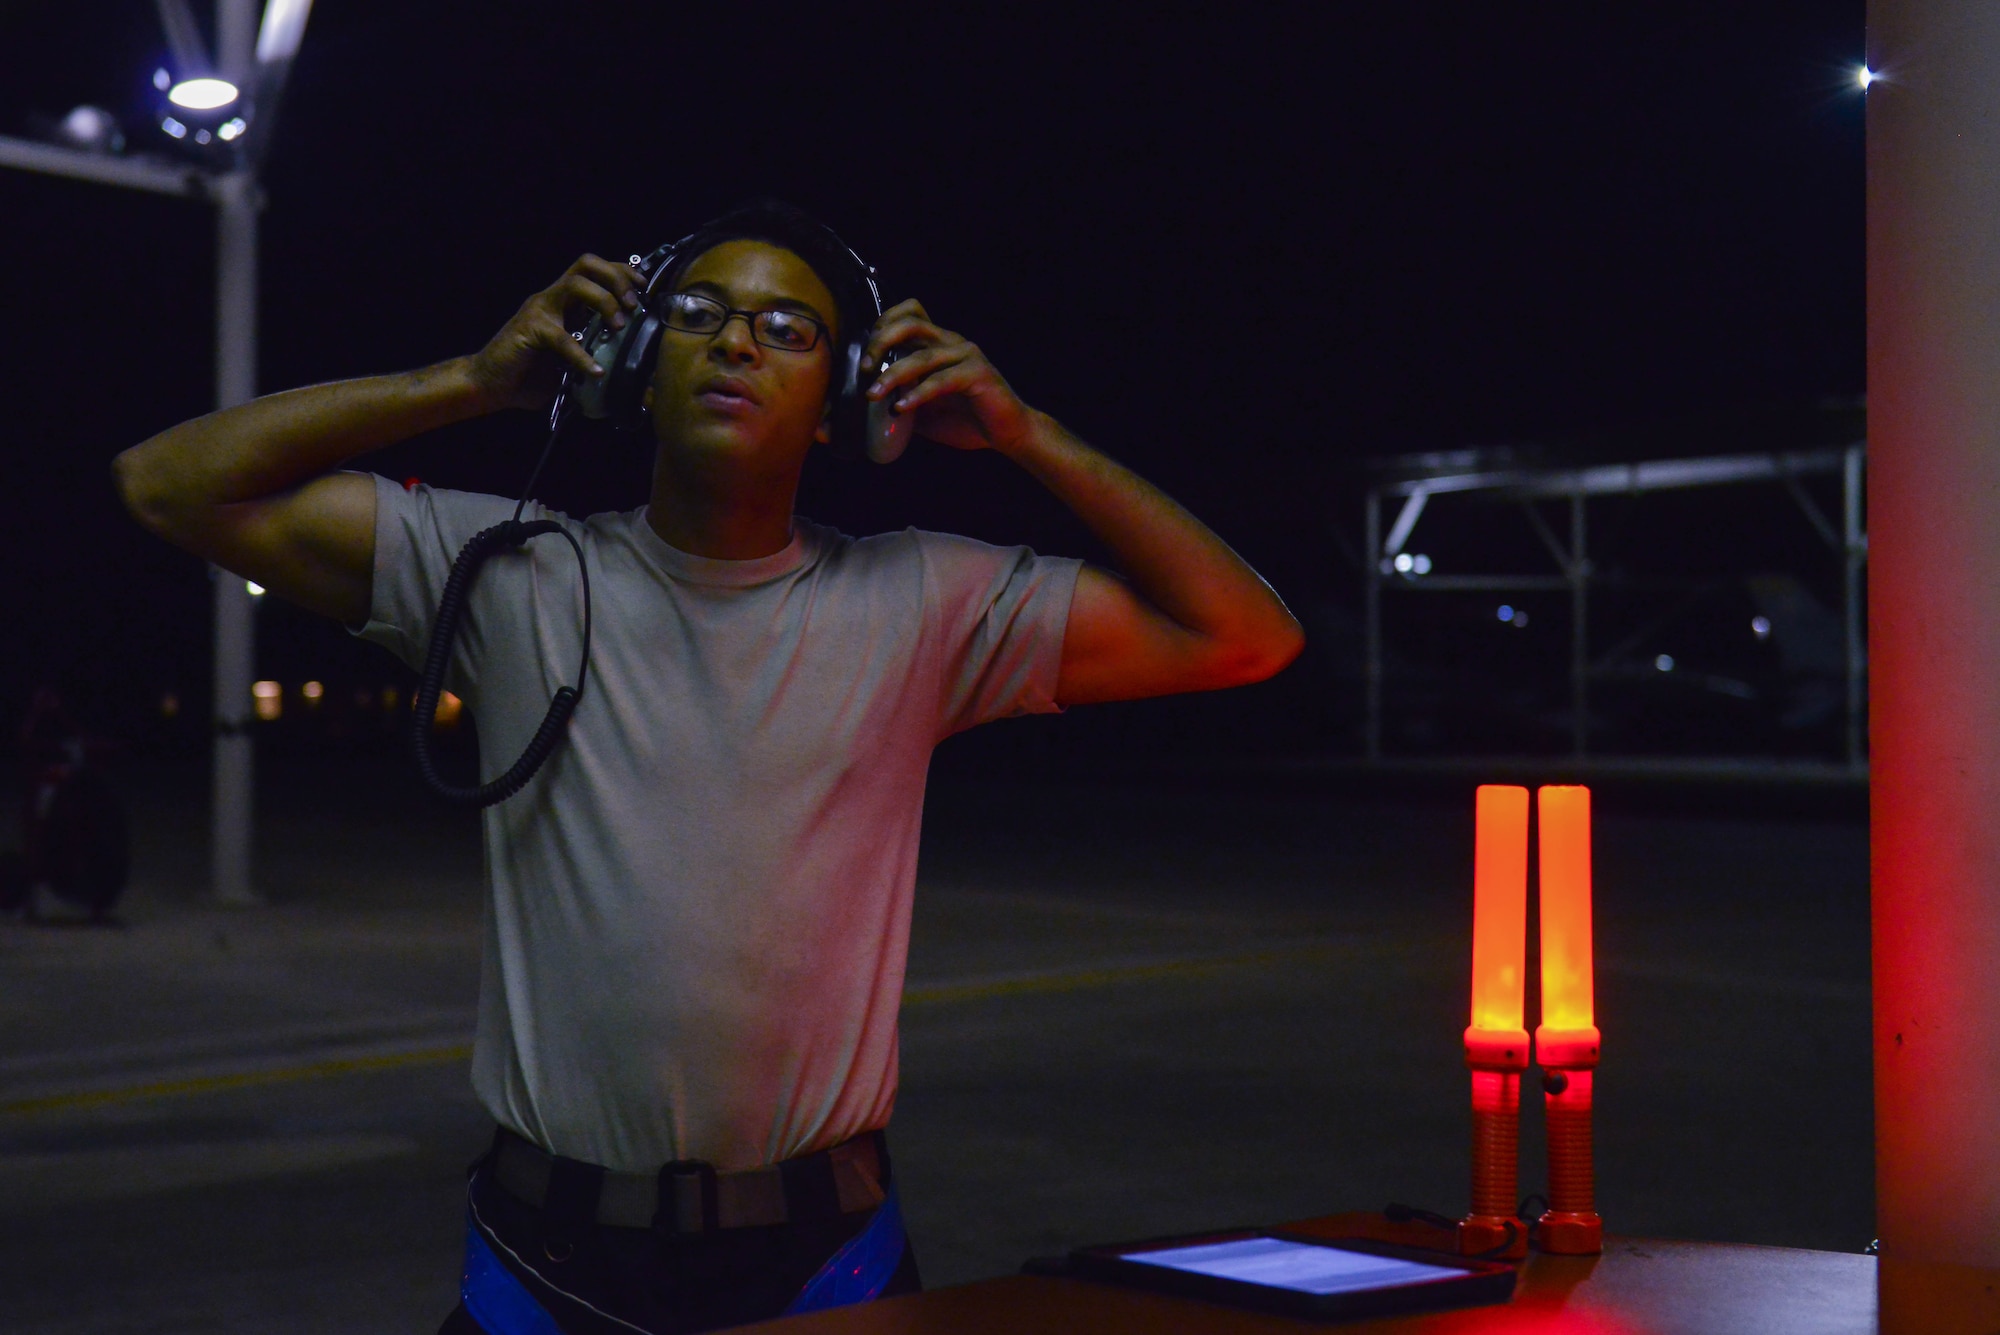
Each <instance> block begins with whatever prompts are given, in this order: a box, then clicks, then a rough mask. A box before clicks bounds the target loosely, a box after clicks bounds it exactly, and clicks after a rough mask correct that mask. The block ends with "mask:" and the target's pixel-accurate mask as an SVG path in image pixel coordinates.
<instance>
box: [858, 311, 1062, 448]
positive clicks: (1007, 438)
mask: <svg viewBox="0 0 2000 1335" xmlns="http://www.w3.org/2000/svg"><path fill="white" fill-rule="evenodd" d="M891 352H897V353H900V354H901V358H900V360H898V361H897V362H896V364H895V365H894V366H891V367H890V368H889V369H888V370H886V371H884V372H883V373H882V375H881V376H880V378H879V379H877V380H876V382H875V383H874V385H872V386H871V387H870V388H869V390H868V397H869V398H870V399H887V400H888V401H889V404H890V406H891V407H892V408H893V409H894V411H896V412H898V413H900V414H902V415H904V416H906V417H911V418H913V419H914V420H913V422H912V426H913V427H914V428H915V430H916V433H917V434H918V435H920V436H928V437H930V439H932V440H935V441H939V442H941V443H942V444H945V445H949V446H951V447H952V448H953V449H958V450H995V449H997V450H1002V451H1004V450H1006V449H1008V448H1009V447H1010V446H1013V445H1015V444H1017V443H1019V442H1020V441H1021V440H1022V439H1023V438H1024V437H1025V436H1026V435H1027V434H1028V430H1029V427H1030V423H1031V417H1030V409H1029V408H1028V405H1027V404H1025V403H1022V402H1021V398H1020V396H1019V395H1018V394H1016V393H1015V392H1014V388H1013V386H1011V385H1009V384H1008V383H1007V381H1006V379H1005V378H1004V377H1002V376H1001V374H1000V372H999V371H997V370H995V369H994V366H993V363H992V362H989V361H987V360H986V354H985V353H983V352H981V351H980V350H979V347H978V345H977V344H975V343H973V342H972V341H971V340H970V339H967V338H966V337H964V336H963V335H961V334H955V333H953V332H952V331H951V330H949V329H943V328H940V327H939V326H937V325H935V324H933V323H932V322H931V318H930V315H929V314H928V313H927V312H926V311H925V310H924V308H923V304H922V303H921V302H918V301H915V300H911V301H904V302H898V303H897V304H896V305H894V306H891V307H890V308H889V309H888V310H886V311H884V312H882V318H881V319H880V320H878V321H876V322H875V329H874V332H873V333H872V334H871V335H870V337H869V339H868V349H867V360H868V362H869V363H870V364H877V363H879V362H880V361H881V360H882V358H883V357H885V356H887V355H888V354H889V353H891Z"/></svg>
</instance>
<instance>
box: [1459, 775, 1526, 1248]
mask: <svg viewBox="0 0 2000 1335" xmlns="http://www.w3.org/2000/svg"><path fill="white" fill-rule="evenodd" d="M1477 813H1478V814H1477V826H1476V833H1475V851H1474V854H1473V875H1472V1024H1471V1025H1470V1026H1469V1027H1468V1028H1467V1029H1466V1031H1465V1064H1466V1065H1467V1066H1468V1067H1470V1068H1471V1069H1472V1213H1471V1214H1469V1215H1467V1216H1466V1217H1465V1218H1464V1219H1462V1220H1460V1221H1459V1224H1458V1249H1459V1251H1460V1252H1462V1253H1465V1254H1466V1255H1477V1256H1504V1257H1510V1258H1512V1257H1520V1256H1525V1255H1527V1251H1528V1239H1527V1233H1526V1231H1525V1230H1524V1229H1523V1228H1522V1227H1521V1225H1520V1223H1519V1221H1517V1220H1516V1219H1515V1217H1514V1209H1515V1202H1516V1200H1517V1192H1518V1191H1519V1186H1520V1181H1519V1179H1520V1146H1521V1073H1522V1072H1523V1071H1525V1070H1527V1069H1528V1031H1527V1029H1526V1027H1525V1020H1524V1017H1523V1006H1524V1004H1525V998H1524V993H1525V987H1526V982H1527V978H1526V975H1527V953H1528V790H1527V789H1526V788H1516V787H1511V786H1507V785H1503V784H1482V785H1480V788H1479V794H1478V802H1477Z"/></svg>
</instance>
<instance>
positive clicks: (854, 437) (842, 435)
mask: <svg viewBox="0 0 2000 1335" xmlns="http://www.w3.org/2000/svg"><path fill="white" fill-rule="evenodd" d="M863 351H864V349H863V347H862V345H861V343H860V342H859V341H858V340H853V339H850V340H848V341H847V342H846V343H844V344H842V345H841V350H840V360H839V361H838V362H836V363H835V364H834V375H835V381H834V386H833V452H834V454H836V455H837V456H839V457H840V458H842V459H859V458H860V457H861V456H862V453H863V451H864V450H865V449H866V448H867V440H868V399H867V390H868V385H869V381H870V377H869V376H867V375H865V374H864V372H865V371H866V370H867V369H868V368H867V367H866V366H865V365H864V364H863V362H862V355H861V354H862V352H863Z"/></svg>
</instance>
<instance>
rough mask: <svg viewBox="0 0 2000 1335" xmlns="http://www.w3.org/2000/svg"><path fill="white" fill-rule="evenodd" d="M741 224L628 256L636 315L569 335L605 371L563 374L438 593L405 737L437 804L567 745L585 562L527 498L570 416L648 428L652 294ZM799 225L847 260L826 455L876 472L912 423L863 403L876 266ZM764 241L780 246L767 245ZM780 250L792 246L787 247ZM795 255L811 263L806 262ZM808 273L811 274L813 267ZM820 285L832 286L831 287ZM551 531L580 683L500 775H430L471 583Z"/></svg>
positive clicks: (869, 375) (509, 788)
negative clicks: (525, 470)
mask: <svg viewBox="0 0 2000 1335" xmlns="http://www.w3.org/2000/svg"><path fill="white" fill-rule="evenodd" d="M753 210H754V206H753ZM738 216H739V215H734V214H732V215H725V216H724V217H723V218H720V219H718V220H716V221H715V222H713V223H710V224H708V225H707V226H705V227H703V228H701V229H700V230H698V231H695V232H691V233H689V234H688V235H687V236H684V237H682V238H681V239H680V240H678V241H674V242H670V243H668V244H667V245H664V246H661V247H659V248H658V249H657V250H655V251H653V253H652V254H650V255H646V256H643V257H641V256H638V255H634V256H633V257H632V260H631V263H632V267H633V268H635V269H637V270H638V271H639V272H640V274H641V276H643V277H644V278H645V280H646V286H645V289H644V292H643V295H642V296H641V298H640V302H639V310H638V314H637V318H634V319H630V320H627V321H626V323H625V327H624V328H623V329H613V328H612V327H611V326H610V325H609V324H607V323H606V322H605V320H604V317H603V316H601V315H600V316H595V317H593V318H592V319H591V321H590V323H589V324H587V325H586V326H584V328H583V329H582V330H581V331H580V332H578V333H576V334H573V335H571V337H573V338H575V339H576V340H577V341H578V342H580V343H582V344H583V346H584V348H585V350H586V351H588V352H589V353H590V356H591V359H592V360H593V361H595V362H596V363H597V364H598V365H600V366H602V367H603V368H604V374H603V375H601V376H597V377H594V378H586V377H582V376H578V375H577V374H575V373H574V372H571V373H570V374H568V375H565V376H564V377H563V383H562V388H561V389H560V390H559V391H557V393H556V399H555V403H554V404H553V405H552V406H551V407H550V409H549V436H548V440H547V442H546V443H545V444H544V445H543V446H542V453H541V457H540V458H539V459H537V460H536V461H535V468H534V471H533V472H532V473H530V474H529V475H528V484H527V486H525V487H523V488H522V490H521V499H520V501H519V502H518V503H517V504H516V505H515V506H514V516H513V518H511V519H508V520H504V521H502V522H501V523H498V524H495V525H493V526H492V527H491V528H487V529H482V530H481V531H480V532H478V533H475V534H474V535H473V536H472V539H471V540H470V541H469V542H467V543H466V544H465V547H464V549H463V550H461V551H460V552H459V554H458V559H457V560H456V561H454V562H453V563H452V568H451V575H450V577H449V578H448V579H447V580H446V581H445V586H444V594H443V596H442V597H441V598H440V599H439V600H438V614H437V619H436V621H435V622H434V623H433V625H432V627H431V639H430V647H429V649H428V651H427V652H426V654H425V656H424V667H423V672H422V674H421V676H420V677H419V679H418V684H417V699H416V707H415V711H414V718H413V720H412V730H411V731H412V735H411V743H412V749H413V751H414V752H415V755H416V762H417V771H418V773H420V774H421V775H422V776H423V778H424V782H425V783H426V784H428V785H429V786H430V788H431V790H432V791H433V792H436V793H437V794H438V795H439V796H441V797H444V798H447V799H449V800H451V801H454V802H467V803H471V804H472V805H474V806H481V807H486V806H491V805H493V804H494V803H495V802H502V801H505V800H506V799H507V798H509V797H512V796H513V795H514V794H515V793H517V792H519V791H520V790H521V789H522V788H523V787H524V786H525V785H526V784H527V782H528V780H529V779H531V778H533V777H534V774H535V771H536V770H538V769H540V768H541V766H542V762H543V761H545V760H547V759H548V758H549V756H550V754H551V753H553V752H554V751H555V748H556V745H557V743H559V742H560V741H561V740H562V739H563V736H564V734H565V732H566V731H567V729H568V727H569V721H570V717H571V715H573V714H574V713H575V712H576V706H577V704H578V702H579V701H581V700H582V698H583V688H584V683H585V680H586V678H587V677H588V675H589V672H590V570H589V568H588V567H587V566H586V565H585V564H584V560H583V548H582V546H581V545H579V544H578V542H577V540H576V537H575V535H574V534H572V533H571V532H570V531H569V529H568V528H566V527H564V525H563V524H562V523H560V522H559V521H557V520H554V519H538V520H534V521H532V522H528V523H523V522H522V520H521V513H522V511H523V510H524V509H525V508H526V507H527V504H528V497H529V496H530V495H532V494H533V493H534V489H535V483H536V482H537V481H538V480H539V479H540V478H541V475H542V468H543V466H544V465H546V464H547V463H548V461H549V454H550V452H551V451H552V450H553V449H554V448H555V443H556V441H557V439H558V438H559V437H560V436H561V435H562V433H563V428H564V427H566V426H567V425H568V424H569V423H570V421H571V420H572V419H573V418H574V416H575V415H576V414H577V413H578V412H581V413H582V414H583V415H584V416H585V417H590V418H597V419H604V420H609V421H611V422H612V423H614V424H615V425H617V426H620V427H624V428H627V429H639V428H642V427H643V426H644V425H645V421H646V412H645V408H644V407H643V404H644V399H645V392H646V386H647V384H648V383H649V382H650V381H651V380H652V376H653V365H654V362H655V360H656V359H657V357H658V355H659V346H660V337H661V334H662V332H663V331H664V330H665V328H666V326H665V325H664V324H663V323H662V322H661V319H660V317H659V315H658V314H657V312H656V310H655V309H654V308H655V303H654V301H653V299H652V298H653V296H654V294H655V293H656V292H657V293H659V294H660V295H661V296H663V297H664V296H666V295H668V294H669V293H671V292H672V291H673V284H674V281H675V280H676V279H678V278H679V277H680V274H681V272H682V271H683V270H685V269H686V268H687V266H688V264H689V263H691V262H692V261H693V260H694V259H695V258H696V257H698V256H700V255H701V254H703V253H705V252H706V251H708V250H710V249H712V248H713V247H715V246H717V245H720V244H721V243H722V242H724V241H732V240H743V239H747V240H761V239H764V236H763V234H762V230H761V229H759V228H757V227H756V226H754V225H752V226H748V227H744V228H741V229H739V228H735V227H733V226H732V225H731V224H732V223H733V222H734V221H735V220H736V218H737V217H738ZM800 223H803V224H804V225H805V226H807V227H809V228H817V229H818V231H819V232H820V233H822V234H823V235H822V236H821V237H820V238H819V240H820V241H821V244H820V245H819V246H818V247H816V249H817V250H819V251H821V252H823V253H824V254H826V255H828V256H841V257H845V260H846V261H850V262H851V264H852V268H851V270H850V271H849V272H848V273H847V274H846V275H833V274H823V275H822V277H825V278H835V279H836V280H840V279H844V280H845V281H839V282H838V287H837V290H836V293H835V295H836V298H844V300H842V301H841V302H840V311H839V314H840V315H841V317H843V318H842V319H841V324H842V325H843V326H844V327H843V328H842V330H841V338H840V342H839V344H838V345H837V346H836V347H835V348H834V362H833V383H832V385H831V386H830V388H829V397H830V399H831V422H830V426H831V428H832V432H831V435H832V445H833V449H834V452H835V453H836V454H838V455H840V456H842V457H843V458H850V459H852V458H860V457H863V456H865V457H867V458H869V459H871V460H873V461H874V462H876V463H881V464H886V463H890V462H892V461H893V460H895V459H896V458H897V457H898V456H899V455H901V454H902V453H903V451H904V449H905V448H906V447H907V446H908V445H909V441H910V419H909V418H907V417H904V416H901V415H899V414H897V413H894V412H891V411H890V410H889V407H888V405H887V404H886V403H876V402H870V401H869V399H868V397H867V390H868V386H869V385H870V384H872V383H873V382H874V380H875V377H876V376H877V375H878V374H880V373H881V371H882V370H883V369H885V368H886V366H887V363H886V362H880V363H873V364H871V363H870V361H869V359H868V358H867V356H866V355H865V353H866V347H867V342H868V336H869V333H870V332H871V331H872V330H873V328H874V325H875V322H876V320H877V319H879V318H880V317H881V314H882V292H881V289H880V288H878V287H877V286H876V284H875V269H874V266H872V265H870V264H867V263H865V262H864V261H863V260H862V258H861V257H860V256H859V255H857V254H855V253H854V251H853V249H852V248H851V247H849V246H848V245H847V243H846V242H844V241H842V240H841V239H840V238H839V237H838V236H836V235H834V233H833V230H832V229H831V228H828V227H826V226H824V225H823V224H819V223H814V222H811V221H810V220H808V219H804V218H802V217H800V218H798V219H797V220H796V221H795V223H794V225H795V226H796V225H798V224H800ZM772 244H775V245H781V246H783V245H786V243H785V242H784V241H782V240H778V239H775V238H774V239H773V240H772ZM786 248H787V249H790V247H789V246H787V247H786ZM801 258H804V259H806V260H807V262H808V263H811V262H812V260H811V257H807V256H801ZM814 267H815V268H816V269H817V267H818V266H816V265H815V266H814ZM828 285H829V286H835V284H833V283H829V284H828ZM547 533H557V534H560V535H562V537H563V539H564V541H566V542H568V543H569V545H570V548H571V550H572V551H574V552H575V553H576V565H577V570H578V573H579V574H580V575H581V576H582V579H583V655H582V661H581V662H579V663H578V665H577V671H576V685H575V686H573V687H571V686H562V687H558V688H557V690H556V693H555V697H554V698H553V699H551V700H550V701H549V708H548V712H547V713H546V714H545V715H543V717H542V722H541V725H540V726H539V727H538V728H536V729H535V735H534V737H533V738H532V739H530V741H529V742H528V745H527V747H526V749H524V750H523V751H522V752H521V755H520V757H519V758H518V759H517V760H515V762H514V763H513V764H512V765H510V766H508V767H507V769H506V771H505V772H504V773H502V774H501V775H500V776H499V777H498V778H495V779H491V780H489V781H487V782H486V783H483V784H478V785H475V786H467V785H461V784H454V783H452V782H450V781H449V780H447V779H446V778H444V776H443V775H441V774H440V773H439V772H438V769H437V761H436V757H435V755H434V754H433V752H432V746H431V722H432V719H433V718H434V717H435V716H436V714H437V705H438V697H439V696H440V695H441V694H442V693H443V690H444V678H445V674H446V672H447V671H448V670H449V669H450V666H451V648H452V642H453V641H454V640H455V639H456V638H457V635H458V627H459V624H460V622H461V620H462V619H463V617H464V613H465V604H466V600H467V599H468V598H469V597H470V596H471V593H472V581H473V579H474V578H475V577H476V576H477V575H478V573H479V568H480V567H481V566H482V565H484V564H485V563H486V561H487V560H488V559H489V558H491V557H492V556H494V555H495V554H497V553H499V552H501V551H514V550H518V549H519V548H520V547H522V546H523V545H524V544H525V543H526V542H527V541H528V540H529V539H530V538H535V537H539V536H541V535H543V534H547Z"/></svg>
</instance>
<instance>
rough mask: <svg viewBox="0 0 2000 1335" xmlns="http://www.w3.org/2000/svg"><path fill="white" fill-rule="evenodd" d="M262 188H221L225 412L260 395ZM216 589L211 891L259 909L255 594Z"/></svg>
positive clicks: (219, 400) (234, 179)
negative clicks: (255, 877) (253, 736)
mask: <svg viewBox="0 0 2000 1335" xmlns="http://www.w3.org/2000/svg"><path fill="white" fill-rule="evenodd" d="M257 204H258V192H257V183H256V180H255V179H254V178H253V177H251V176H250V175H249V174H248V173H247V172H238V173H235V174H233V175H230V176H223V177H219V178H217V179H216V181H215V206H216V207H215V219H216V226H215V399H216V406H217V407H220V408H230V407H234V406H235V405H237V404H239V403H247V402H249V401H250V400H251V399H252V398H253V397H255V396H256V393H257ZM212 574H213V576H214V583H215V761H214V776H213V778H214V782H213V788H212V803H211V816H212V826H211V831H210V836H211V843H210V847H211V865H210V875H211V878H212V880H211V888H212V892H213V894H214V896H215V898H216V900H217V901H218V902H220V903H224V904H254V903H256V902H257V898H258V897H257V891H256V888H255V885H254V884H253V882H252V880H251V870H250V833H251V801H252V795H253V792H254V782H255V775H254V773H253V761H254V753H253V751H252V749H251V741H250V682H251V677H252V675H253V674H254V672H255V670H256V669H255V663H256V633H255V632H256V628H255V625H254V622H253V619H252V603H251V598H250V590H249V586H248V585H246V584H245V583H244V581H243V579H242V578H241V577H240V576H237V575H232V574H230V573H229V572H228V571H226V570H220V569H217V570H214V571H213V572H212Z"/></svg>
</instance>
